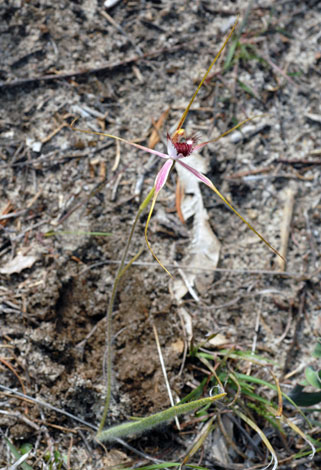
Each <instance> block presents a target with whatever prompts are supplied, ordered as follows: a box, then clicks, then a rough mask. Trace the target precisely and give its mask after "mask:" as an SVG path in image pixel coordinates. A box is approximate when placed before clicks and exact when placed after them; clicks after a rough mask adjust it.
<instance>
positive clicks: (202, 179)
mask: <svg viewBox="0 0 321 470" xmlns="http://www.w3.org/2000/svg"><path fill="white" fill-rule="evenodd" d="M178 163H179V164H180V165H182V166H183V167H184V168H186V170H188V171H190V172H191V173H193V175H195V176H196V178H198V179H199V180H200V181H202V183H204V184H206V185H207V186H208V187H210V188H211V190H212V191H214V193H215V194H217V195H218V196H219V197H220V198H221V199H222V201H223V202H225V204H226V205H227V206H228V207H229V208H230V209H231V211H233V212H234V214H236V215H237V216H238V217H239V218H240V219H241V220H242V222H244V223H245V224H246V225H247V226H248V227H249V229H251V230H252V232H254V233H255V235H257V236H258V237H259V238H260V239H261V240H262V242H264V243H265V244H266V245H267V246H268V247H269V248H270V249H271V250H272V251H273V253H275V254H276V255H278V256H280V258H282V259H283V260H284V257H283V256H282V255H280V253H279V252H278V251H277V250H276V249H275V248H273V246H272V245H270V243H269V242H267V241H266V240H265V238H264V237H262V235H261V234H260V233H259V232H257V231H256V230H255V228H254V227H252V225H251V224H250V223H249V222H248V221H247V220H245V219H244V217H243V216H242V215H241V214H239V213H238V212H237V210H236V209H234V207H233V206H232V205H231V204H230V203H229V202H228V200H227V199H226V198H225V197H224V196H223V194H221V193H220V192H219V190H218V189H217V187H216V186H215V185H214V184H213V183H212V181H211V180H210V179H208V178H206V176H204V175H203V174H202V173H200V172H199V171H197V170H195V168H192V167H191V166H189V165H187V164H186V163H183V162H182V160H178Z"/></svg>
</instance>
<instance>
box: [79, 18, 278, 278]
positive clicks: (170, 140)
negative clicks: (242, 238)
mask: <svg viewBox="0 0 321 470" xmlns="http://www.w3.org/2000/svg"><path fill="white" fill-rule="evenodd" d="M237 22H238V19H237V20H236V22H235V23H234V26H233V27H232V29H231V31H230V33H229V35H228V36H227V38H226V39H225V41H224V44H223V45H222V46H221V48H220V50H219V52H218V54H217V55H216V57H215V59H214V60H213V62H212V63H211V65H210V66H209V68H208V70H207V71H206V73H205V75H204V77H203V78H202V80H201V82H200V84H199V85H198V87H197V89H196V91H195V93H194V94H193V96H192V98H191V100H190V102H189V104H188V106H187V107H186V109H185V111H184V113H183V115H182V117H181V119H180V121H179V124H178V126H177V128H176V130H175V132H174V134H173V135H172V137H170V135H169V134H167V153H162V152H158V151H157V150H154V149H150V148H148V147H144V146H143V145H139V144H136V143H134V142H130V141H128V140H125V139H123V138H121V137H117V136H114V135H111V134H106V133H103V132H93V131H88V130H82V129H75V130H77V131H81V132H85V133H89V134H97V135H102V136H105V137H109V138H111V139H114V140H118V141H120V142H124V143H126V144H128V145H131V146H132V147H135V148H137V149H139V150H143V151H145V152H148V153H150V154H152V155H157V156H158V157H160V158H162V159H163V160H165V162H164V163H163V165H162V167H161V169H160V170H159V172H158V174H157V176H156V180H155V185H154V194H153V199H152V203H151V207H150V211H149V214H148V217H147V222H146V225H145V240H146V243H147V246H148V248H149V250H150V252H151V253H152V255H153V256H154V258H155V259H156V261H157V262H158V263H159V264H160V266H161V267H162V268H163V269H164V270H165V271H166V272H167V273H168V274H169V275H170V276H171V274H170V273H169V271H168V270H167V269H166V268H165V266H164V265H163V264H162V263H161V262H160V260H159V259H158V258H157V256H156V255H155V253H154V252H153V250H152V248H151V246H150V244H149V241H148V238H147V231H148V226H149V222H150V219H151V216H152V213H153V210H154V207H155V203H156V200H157V197H158V195H159V193H160V191H161V189H162V188H163V187H164V185H165V184H166V181H167V179H168V176H169V173H170V171H171V170H172V168H173V167H174V165H175V164H178V165H181V166H183V167H184V168H185V169H186V170H187V171H189V172H190V173H192V174H193V175H194V176H195V177H196V178H197V179H198V180H199V181H201V182H202V183H204V184H206V185H207V186H208V187H209V188H210V189H211V190H212V191H214V193H216V195H217V196H219V197H220V198H221V199H222V200H223V202H224V203H225V204H226V205H227V206H228V207H229V208H230V209H231V210H232V211H233V212H234V213H235V214H236V215H237V216H238V217H239V218H240V219H241V220H242V221H243V222H244V223H245V224H246V225H247V226H248V227H249V228H250V229H251V230H252V232H254V233H255V234H256V235H257V236H258V237H259V238H260V239H261V240H262V241H263V242H264V243H265V244H266V245H267V246H268V247H269V248H270V249H271V250H272V251H273V252H274V253H275V254H276V255H278V256H280V257H281V258H282V259H284V258H283V256H282V255H280V254H279V252H278V251H277V250H276V249H275V248H273V247H272V246H271V245H270V243H269V242H267V241H266V240H265V238H263V236H262V235H261V234H260V233H259V232H257V231H256V230H255V229H254V227H252V225H251V224H250V223H249V222H247V220H245V219H244V217H242V215H241V214H239V213H238V211H237V210H236V209H234V207H233V206H232V205H231V204H230V202H229V201H228V200H227V199H226V198H225V197H224V196H223V195H222V194H221V193H220V191H219V190H218V189H217V188H216V186H215V185H214V184H213V183H212V181H211V180H210V179H209V178H207V177H206V176H205V175H203V174H202V173H200V172H199V171H198V170H196V169H195V168H192V167H191V166H190V165H188V164H187V163H186V162H185V159H186V158H188V157H189V156H190V155H191V154H192V153H193V152H196V151H198V150H200V149H201V148H203V147H204V146H205V145H207V144H209V143H211V142H217V141H218V140H219V139H221V138H222V137H225V136H226V135H227V134H229V133H230V132H232V131H234V130H236V129H238V128H239V127H241V126H242V125H243V124H245V123H246V122H248V121H250V120H252V119H254V118H255V117H258V116H254V117H251V118H248V119H245V120H244V121H242V122H240V123H239V124H237V125H236V126H235V127H233V128H232V129H229V130H228V131H226V132H224V133H223V134H221V135H220V136H219V137H217V138H215V139H212V140H208V141H206V142H203V143H200V144H198V143H197V140H198V139H197V138H196V136H195V135H192V136H191V137H185V131H184V129H183V128H182V126H183V124H184V121H185V119H186V116H187V114H188V112H189V109H190V107H191V105H192V103H193V101H194V99H195V97H196V95H197V94H198V92H199V90H200V88H201V86H202V85H203V83H204V82H205V80H206V77H207V76H208V74H209V72H210V70H211V69H212V67H213V65H214V64H215V62H216V61H217V59H218V58H219V56H220V55H221V53H222V51H223V49H224V48H225V46H226V44H227V43H228V41H229V39H230V37H231V36H232V34H233V32H234V29H235V28H236V25H237ZM149 196H150V195H149ZM149 196H148V197H147V198H146V200H145V201H144V202H143V204H144V203H145V202H146V201H147V199H148V200H149ZM171 277H172V276H171Z"/></svg>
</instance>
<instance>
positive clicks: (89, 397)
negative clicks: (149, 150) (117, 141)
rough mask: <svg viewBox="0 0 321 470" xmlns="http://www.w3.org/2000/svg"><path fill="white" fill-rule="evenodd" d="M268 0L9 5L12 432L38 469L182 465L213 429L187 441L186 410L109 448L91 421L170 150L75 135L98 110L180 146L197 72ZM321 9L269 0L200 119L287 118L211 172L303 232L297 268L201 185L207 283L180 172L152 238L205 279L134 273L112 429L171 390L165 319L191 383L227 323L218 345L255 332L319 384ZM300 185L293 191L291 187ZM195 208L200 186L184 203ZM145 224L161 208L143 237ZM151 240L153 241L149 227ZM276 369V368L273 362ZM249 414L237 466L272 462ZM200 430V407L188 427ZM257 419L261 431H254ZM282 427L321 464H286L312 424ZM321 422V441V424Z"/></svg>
mask: <svg viewBox="0 0 321 470" xmlns="http://www.w3.org/2000/svg"><path fill="white" fill-rule="evenodd" d="M248 5H249V2H247V1H245V0H238V1H236V2H234V1H233V2H232V1H227V2H224V4H222V3H221V2H210V1H206V0H199V1H195V2H186V1H184V0H179V1H177V2H170V1H168V0H162V1H160V2H142V1H129V0H128V1H126V0H123V1H119V2H118V3H116V2H115V5H114V6H111V7H108V10H104V6H103V2H98V1H97V0H94V1H88V0H80V1H78V2H67V1H65V0H63V1H61V2H45V1H40V2H24V1H21V0H14V1H11V2H8V1H4V2H2V3H1V5H0V18H1V22H0V24H1V26H0V28H1V36H0V43H1V46H0V55H1V61H0V63H1V67H0V105H1V106H0V142H1V146H0V178H1V185H0V191H1V197H0V241H1V243H0V333H1V338H0V340H1V343H0V348H1V349H0V357H1V362H0V374H1V385H2V386H4V387H7V389H6V390H4V389H1V390H0V393H1V400H0V401H1V407H0V428H1V432H2V433H3V435H4V436H6V437H7V438H8V439H9V440H10V442H11V443H13V444H14V446H15V447H16V449H18V450H19V451H20V450H21V448H22V447H23V445H27V444H28V445H29V444H30V445H31V446H32V448H31V449H29V454H28V457H27V458H26V460H25V461H24V462H22V464H23V463H25V464H27V465H30V466H32V468H35V469H37V468H54V467H55V466H56V468H59V465H60V466H61V468H67V469H71V468H82V467H83V468H86V469H89V470H90V469H95V470H96V469H97V470H98V469H102V468H106V465H120V464H123V463H124V465H125V466H127V467H131V466H133V465H135V464H136V463H137V462H140V463H141V464H144V463H145V464H146V462H150V461H148V460H147V459H148V457H151V458H154V460H155V462H157V459H162V460H172V461H175V459H176V461H177V459H179V458H180V456H182V455H186V453H187V452H188V446H189V445H190V444H191V443H192V441H193V439H194V438H195V437H196V434H192V435H190V434H185V433H184V427H183V426H184V422H183V423H181V426H182V425H183V426H182V433H181V434H180V438H179V440H175V441H173V437H174V436H177V431H175V430H174V429H173V427H172V425H169V426H166V427H165V428H163V429H161V430H157V429H156V430H155V431H153V432H152V433H150V434H149V435H144V436H141V437H140V438H139V439H138V440H132V441H130V442H128V443H127V447H126V446H125V444H124V443H123V444H120V443H118V444H114V445H113V448H109V449H108V452H107V453H106V454H105V451H104V449H103V448H101V447H97V446H95V445H94V444H93V442H92V434H91V432H90V431H89V428H88V427H84V424H83V422H86V423H88V424H90V425H91V426H92V427H93V428H94V429H95V427H96V425H97V422H98V417H99V416H100V413H101V406H102V400H103V378H102V370H103V364H102V362H103V361H102V357H103V352H104V346H105V337H104V335H105V331H104V315H105V309H106V299H107V295H108V292H109V290H110V286H111V284H112V278H113V275H114V272H115V269H116V266H117V262H119V252H120V250H121V249H122V247H123V243H124V232H125V231H126V230H127V226H128V224H129V223H130V222H131V220H132V217H133V214H134V212H135V210H136V209H137V206H138V203H139V197H140V195H141V194H143V195H144V194H147V192H148V190H149V189H150V188H151V186H152V185H153V180H154V170H156V171H157V168H156V167H154V168H153V165H154V166H155V165H157V162H156V161H150V160H149V157H148V156H144V155H141V154H140V155H138V153H137V152H136V151H135V150H133V149H131V148H126V149H124V148H123V147H121V148H120V149H117V148H116V147H115V146H114V145H113V144H112V143H110V142H106V141H104V140H100V139H97V138H95V137H93V136H83V135H75V133H71V132H70V131H69V129H68V127H67V125H68V124H69V123H70V120H71V119H72V117H73V116H74V115H75V114H77V115H78V114H79V113H80V111H79V110H81V116H82V120H83V121H82V122H83V125H84V126H86V127H88V128H89V129H92V130H94V131H101V130H104V129H108V132H111V133H112V134H116V135H121V136H123V137H124V138H128V139H132V138H133V139H135V138H138V137H139V139H140V141H139V143H141V144H142V145H146V144H147V142H148V139H149V138H152V139H153V145H155V148H156V149H158V150H159V151H163V150H164V147H163V144H164V142H163V141H162V139H163V138H164V134H163V132H162V130H163V129H164V123H163V117H164V116H165V114H166V113H167V110H168V108H170V109H169V112H168V116H167V121H166V128H168V127H170V126H173V125H174V124H175V123H176V120H177V118H178V117H179V116H180V114H181V112H182V110H183V109H184V107H185V106H186V104H187V101H188V98H189V96H190V93H191V91H193V89H194V81H195V82H198V81H199V79H200V77H201V76H202V74H203V73H204V71H205V70H206V68H207V66H208V65H209V62H210V60H211V58H212V57H213V53H215V51H217V47H218V44H219V43H220V41H221V40H222V37H223V36H224V35H225V34H226V31H227V30H228V28H229V27H230V26H231V23H233V21H234V20H235V16H236V14H238V13H240V14H241V18H243V17H244V15H245V12H246V10H247V7H248ZM102 11H107V15H108V16H109V17H110V18H112V20H113V22H111V21H109V20H108V19H107V16H106V15H102V14H101V13H102ZM320 21H321V14H320V9H319V5H318V2H317V1H313V0H309V1H307V2H295V3H293V2H287V1H280V2H276V1H272V0H271V1H264V0H260V1H258V2H254V3H253V4H252V8H251V10H250V12H249V15H248V18H247V23H246V26H245V27H244V29H243V31H242V33H241V36H240V47H239V48H237V49H236V52H237V54H236V55H235V56H234V62H232V63H231V67H230V68H229V69H228V70H225V69H224V64H225V63H226V60H227V57H228V56H227V54H226V55H225V56H224V57H222V59H221V61H220V63H219V64H218V66H217V68H216V69H215V71H214V73H213V76H212V77H210V79H209V80H207V83H206V86H205V87H204V89H203V90H201V92H200V94H199V99H198V103H196V104H195V106H194V109H192V110H191V113H190V115H189V118H188V122H187V123H186V127H187V128H188V129H191V130H193V131H197V132H198V133H200V134H201V135H202V137H204V140H205V139H206V138H207V137H210V136H212V135H213V134H214V133H216V132H217V135H219V133H221V132H224V131H225V130H226V129H227V128H228V127H231V126H232V125H233V124H234V123H235V119H238V118H240V116H244V114H245V115H247V116H252V115H255V114H258V113H267V115H268V117H265V118H264V121H263V123H257V124H256V123H255V125H252V127H250V128H248V129H245V132H243V133H241V135H240V134H238V135H237V136H236V135H235V136H234V137H233V136H231V137H233V138H232V140H229V139H228V138H227V139H225V141H224V142H223V141H222V142H220V143H218V144H213V145H210V146H209V147H208V148H207V149H205V151H204V152H203V153H202V157H201V158H202V159H203V160H204V161H206V162H207V166H208V172H207V175H208V176H209V177H211V178H213V180H214V182H215V183H217V185H218V186H219V187H220V188H221V189H222V192H223V193H224V194H226V195H228V197H229V199H230V200H231V201H232V202H233V203H234V204H235V206H236V207H238V208H239V209H240V210H241V211H242V213H243V214H244V215H246V216H247V217H248V218H249V219H251V220H253V221H254V223H255V226H256V227H257V228H258V229H262V231H263V232H264V233H265V234H266V235H268V239H269V241H271V243H272V244H273V245H275V246H276V247H279V248H281V232H282V230H283V231H284V234H285V235H284V236H283V246H284V252H285V250H286V253H287V254H286V259H287V263H286V266H285V270H284V271H282V272H281V271H279V268H280V267H279V266H277V265H276V261H275V257H274V256H273V254H270V253H267V252H266V250H265V249H264V247H263V246H262V245H261V244H260V243H258V242H257V240H256V239H255V237H254V236H252V235H251V233H250V232H248V231H247V230H246V229H245V228H243V227H242V225H241V223H240V222H239V221H238V220H237V219H236V218H235V217H234V216H233V215H232V214H230V213H229V212H228V210H226V209H225V208H224V207H223V205H222V204H221V202H220V201H218V200H215V199H213V196H212V193H211V192H210V191H209V190H207V188H200V191H201V197H202V199H201V201H202V204H203V205H204V210H206V213H207V216H208V219H207V223H208V224H209V229H210V230H211V232H212V233H213V234H215V236H216V237H217V239H218V240H219V243H220V257H219V260H218V264H217V268H216V270H215V271H214V270H212V271H211V272H210V273H208V272H207V271H204V275H203V276H200V270H199V271H198V272H197V276H196V277H197V279H200V280H199V281H196V282H195V285H194V286H193V283H191V282H188V279H189V278H188V276H190V271H188V269H190V266H189V262H188V260H187V261H186V253H187V251H186V247H187V246H188V245H189V244H190V243H191V242H192V240H193V237H194V238H195V225H194V224H195V222H196V220H195V217H194V219H193V218H191V219H190V220H188V218H187V217H186V224H185V225H183V224H182V222H181V221H180V220H179V218H178V216H177V214H176V209H175V205H176V201H175V186H176V177H175V174H174V173H173V175H172V177H171V179H170V181H169V182H168V186H167V188H164V192H163V194H162V195H161V197H160V201H159V206H158V208H156V212H155V218H154V220H152V223H151V227H150V228H151V240H152V242H153V247H154V249H155V251H156V252H157V253H159V255H160V258H162V259H164V257H166V256H167V266H171V271H172V272H173V274H175V277H176V279H178V280H182V281H181V282H182V285H183V287H184V288H185V289H186V288H187V290H186V293H185V294H184V296H183V297H178V298H175V296H172V295H171V294H170V292H169V289H168V287H169V286H168V278H167V276H166V273H160V270H159V269H158V268H157V266H155V264H154V263H150V258H149V257H148V256H147V255H143V256H142V257H141V259H140V262H139V263H137V265H136V266H134V267H133V268H132V270H131V274H130V275H128V276H127V277H126V278H125V279H124V280H123V282H122V286H121V290H120V293H119V296H118V299H117V309H116V310H117V311H116V313H115V331H117V335H116V337H115V349H116V355H115V360H116V366H115V370H116V372H117V373H116V374H115V384H116V387H117V393H115V396H114V402H113V407H112V415H111V417H110V422H109V424H115V423H118V422H121V421H123V420H126V419H127V418H128V416H132V415H136V416H147V415H149V414H151V413H156V412H158V411H160V410H162V409H164V408H166V407H168V405H169V400H168V397H167V392H166V387H165V383H164V380H163V377H162V372H161V369H160V365H159V359H158V355H157V348H156V345H155V339H154V334H153V329H152V325H151V323H150V320H149V316H151V317H152V318H153V321H154V324H155V326H156V328H157V332H158V336H159V342H160V346H161V348H162V353H163V356H164V362H165V364H166V368H167V375H168V380H169V382H170V385H171V387H172V390H174V391H175V393H176V394H177V397H180V398H182V397H183V396H184V395H186V394H187V393H188V392H189V391H191V390H192V389H193V388H194V387H196V386H197V385H198V383H199V380H200V377H202V373H204V370H205V365H204V364H199V363H195V362H194V360H193V359H191V358H190V357H189V356H188V347H189V346H190V344H191V343H193V342H194V344H202V343H203V342H204V341H206V338H210V337H211V335H213V334H216V335H217V334H220V336H219V337H218V338H217V341H216V343H215V336H214V338H213V341H212V343H214V344H212V345H210V346H208V345H207V346H206V347H208V348H209V349H211V350H212V351H214V352H215V353H219V352H220V351H221V349H222V348H223V347H224V348H226V347H228V348H238V349H239V350H241V351H248V350H251V349H252V348H253V347H254V346H255V351H256V352H257V353H259V354H262V355H264V356H265V357H267V358H269V359H273V360H276V361H277V363H278V367H277V368H276V370H275V373H276V374H277V376H278V377H279V380H280V385H281V388H282V390H283V391H284V392H289V391H290V390H291V389H292V388H293V387H294V385H295V384H297V383H300V382H301V381H302V380H303V378H304V370H305V368H306V367H307V366H313V367H315V368H317V360H316V359H315V358H313V356H312V355H311V353H312V349H313V347H314V344H315V343H316V341H317V338H318V337H320V335H321V324H320V305H321V294H320V270H321V267H320V245H321V241H320V225H321V224H320V208H321V199H320V189H319V188H320V155H321V132H320V91H321V89H320V51H319V49H320V47H319V46H320ZM115 25H118V27H116V26H115ZM139 51H141V52H142V55H141V54H140V52H139ZM263 124H264V126H263ZM152 131H155V132H154V133H153V135H151V134H152ZM142 139H143V140H142ZM136 141H137V142H138V140H136ZM291 188H294V191H295V196H294V201H293V204H292V203H291V197H292V196H287V194H288V192H287V191H288V190H289V189H291ZM184 197H185V198H187V199H188V198H189V197H192V196H191V195H188V194H187V195H186V194H185V196H184ZM199 201H200V200H199ZM184 207H185V206H184V203H183V201H182V210H183V213H184ZM186 210H187V209H186ZM143 227H144V220H142V224H141V226H140V228H139V231H140V233H139V234H140V235H141V236H142V235H143ZM102 232H103V233H105V234H107V233H108V234H111V235H106V236H102V235H101V233H102ZM135 243H136V245H135V244H134V246H133V252H135V250H136V251H137V250H138V248H139V247H140V240H139V236H137V240H136V242H135ZM217 250H218V248H217ZM29 257H31V258H29ZM185 261H186V265H184V262H185ZM213 263H214V261H213ZM281 269H283V266H281ZM179 272H181V273H183V275H184V273H185V274H186V276H187V277H186V276H185V280H184V277H183V276H182V275H180V274H179ZM194 274H195V273H194ZM194 274H193V275H194ZM186 280H187V282H186ZM191 288H192V289H194V291H193V290H191ZM173 292H175V290H174V291H173ZM193 292H195V293H196V296H197V299H196V298H195V297H193ZM197 300H198V301H197ZM86 338H87V339H86ZM85 339H86V340H85ZM84 340H85V341H84ZM177 345H180V346H179V347H177ZM253 345H254V346H253ZM182 365H183V367H182ZM255 367H256V366H251V373H252V374H253V373H254V372H255V370H256V369H255ZM202 368H203V369H202ZM247 371H248V364H247V366H246V367H244V370H243V372H244V374H246V372H247ZM257 373H258V374H260V372H257ZM261 378H262V379H266V380H270V379H268V378H267V376H266V374H265V372H261ZM8 389H10V390H11V392H10V391H8ZM15 391H17V392H18V393H22V394H24V395H26V396H28V397H29V399H27V398H23V397H22V396H20V395H17V394H15V393H14V392H15ZM33 400H38V403H37V402H35V401H33ZM39 402H41V403H43V402H44V403H46V404H47V405H51V407H52V408H49V407H48V406H47V405H46V406H42V405H41V404H39ZM59 410H64V411H66V412H69V414H71V415H76V416H77V417H78V418H79V419H80V420H82V423H79V422H76V421H75V420H73V419H71V418H70V416H68V415H66V414H61V413H60V412H59ZM310 417H312V418H313V419H314V420H317V419H319V415H318V414H315V415H310ZM188 424H190V423H189V421H187V422H186V426H188ZM239 424H240V423H239V421H238V420H235V422H233V424H231V421H229V420H228V419H226V418H224V415H223V416H222V423H221V424H220V430H221V431H220V432H219V431H218V428H217V429H216V431H215V436H217V435H219V436H225V437H224V439H225V444H224V439H223V438H222V437H221V440H222V443H221V444H222V449H223V451H222V452H223V453H222V455H223V456H225V459H226V460H225V463H224V461H220V466H221V468H229V469H231V468H244V465H245V464H248V465H255V464H257V463H258V461H260V459H261V461H263V460H264V458H265V456H264V455H263V453H262V452H263V451H262V449H263V448H262V446H260V443H259V442H258V441H255V442H254V444H253V445H254V447H252V444H249V442H250V440H247V436H244V435H243V434H242V436H243V437H242V438H240V439H239V440H237V439H236V437H235V435H236V434H238V433H240V432H241V431H238V429H239V428H238V427H237V426H239ZM299 424H300V425H303V424H302V422H300V423H299ZM197 426H199V421H197V419H196V418H195V420H194V422H193V423H192V424H191V426H190V427H188V430H189V431H191V430H194V431H195V429H197ZM205 431H206V432H207V430H206V429H205V430H204V432H205ZM224 432H225V434H224ZM195 433H196V431H195ZM247 433H248V436H249V437H250V438H252V437H254V436H255V433H251V431H250V429H249V428H248V429H247ZM270 433H271V430H270V429H267V435H268V437H269V438H270V439H271V440H272V441H273V445H274V448H275V450H276V452H277V453H278V457H279V461H280V468H292V466H293V465H297V468H300V469H301V468H302V469H311V470H314V469H317V468H319V464H320V461H319V457H318V456H316V457H315V459H314V461H313V462H311V461H309V460H308V459H307V457H305V456H302V458H301V459H300V460H299V461H298V462H296V463H293V462H291V461H290V460H286V459H287V458H288V456H289V454H294V453H295V452H298V451H299V450H300V449H301V448H303V447H304V446H305V443H304V441H303V440H301V438H298V437H297V436H296V435H294V434H291V440H290V441H288V445H289V446H290V448H289V449H286V448H285V447H284V442H285V441H283V440H282V439H283V437H282V439H280V438H277V437H275V438H272V437H271V434H270ZM288 434H289V435H290V432H289V433H288ZM312 435H313V436H314V438H315V439H317V438H319V439H320V428H319V427H318V426H317V425H315V426H314V428H313V429H312ZM228 439H230V441H228ZM226 442H234V444H236V445H237V447H236V448H235V449H234V451H232V450H230V451H228V450H227V449H232V446H230V445H226ZM191 454H192V452H191ZM0 455H1V458H0V468H3V467H5V466H7V467H8V466H9V468H10V465H14V462H15V461H16V460H18V457H15V456H14V455H13V453H12V451H10V449H9V447H8V444H7V443H6V441H5V440H3V439H2V440H1V443H0ZM217 455H218V448H217V447H215V448H214V447H213V445H211V440H210V438H208V439H205V440H204V443H203V446H202V447H200V450H198V452H197V453H195V454H194V455H193V456H192V460H191V462H196V463H197V462H199V463H200V465H202V466H204V467H205V466H208V468H213V465H218V464H217ZM282 459H283V463H282ZM240 462H242V463H240ZM50 465H51V467H50ZM25 468H27V467H25Z"/></svg>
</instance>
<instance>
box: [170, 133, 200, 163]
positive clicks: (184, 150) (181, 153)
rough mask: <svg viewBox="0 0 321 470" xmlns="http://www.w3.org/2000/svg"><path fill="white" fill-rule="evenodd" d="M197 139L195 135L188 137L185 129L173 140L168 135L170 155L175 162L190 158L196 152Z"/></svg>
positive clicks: (175, 135)
mask: <svg viewBox="0 0 321 470" xmlns="http://www.w3.org/2000/svg"><path fill="white" fill-rule="evenodd" d="M196 141H197V138H196V136H195V135H192V136H191V137H186V138H185V134H184V131H183V129H180V132H177V133H176V134H174V136H173V137H172V138H171V137H170V136H169V135H167V147H168V155H169V157H170V158H172V159H173V160H180V159H181V158H184V157H188V156H189V155H191V153H192V152H193V150H194V147H195V143H196Z"/></svg>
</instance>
